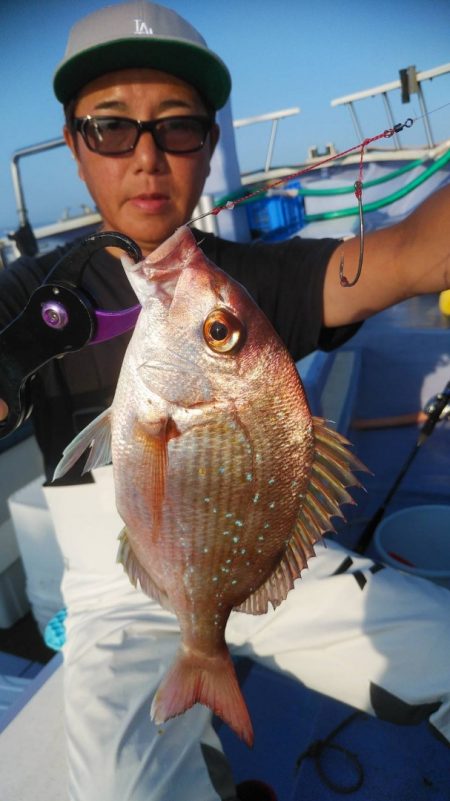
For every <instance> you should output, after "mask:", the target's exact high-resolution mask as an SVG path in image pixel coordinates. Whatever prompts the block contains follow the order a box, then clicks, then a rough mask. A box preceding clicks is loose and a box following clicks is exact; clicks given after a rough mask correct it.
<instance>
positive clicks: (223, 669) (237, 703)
mask: <svg viewBox="0 0 450 801" xmlns="http://www.w3.org/2000/svg"><path fill="white" fill-rule="evenodd" d="M197 703H199V704H204V705H205V706H207V707H209V708H210V709H211V710H212V711H213V712H214V714H215V715H218V716H219V717H220V718H222V720H223V721H224V722H225V723H226V724H227V725H228V726H230V728H231V729H233V731H234V732H235V733H236V734H237V735H238V737H240V738H241V739H242V740H244V742H245V743H246V744H247V745H248V746H249V747H251V746H252V745H253V727H252V723H251V720H250V715H249V713H248V709H247V706H246V704H245V701H244V699H243V697H242V693H241V691H240V689H239V684H238V681H237V677H236V673H235V670H234V666H233V662H232V660H231V658H230V656H229V654H228V653H224V652H221V654H220V655H219V656H214V657H205V655H204V654H194V653H192V652H191V651H188V650H187V649H180V650H179V652H178V654H177V657H176V659H175V662H174V663H173V665H172V667H171V668H170V670H169V671H168V673H167V675H166V676H165V678H164V679H163V681H162V682H161V684H160V686H159V687H158V690H157V692H156V695H155V697H154V699H153V703H152V707H151V711H150V714H151V717H152V719H153V720H154V721H155V723H156V724H157V725H158V724H160V723H164V722H165V721H166V720H169V719H170V718H173V717H175V716H176V715H181V714H182V712H185V711H186V710H187V709H190V708H191V706H193V705H194V704H197Z"/></svg>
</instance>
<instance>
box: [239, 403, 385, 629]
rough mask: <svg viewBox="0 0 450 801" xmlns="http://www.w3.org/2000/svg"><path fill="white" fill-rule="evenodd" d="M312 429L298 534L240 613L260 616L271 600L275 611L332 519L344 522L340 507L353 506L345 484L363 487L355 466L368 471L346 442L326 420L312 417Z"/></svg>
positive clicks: (305, 564) (241, 606)
mask: <svg viewBox="0 0 450 801" xmlns="http://www.w3.org/2000/svg"><path fill="white" fill-rule="evenodd" d="M313 428H314V437H315V456H314V461H313V464H312V468H311V475H310V480H309V485H308V487H307V490H306V493H305V496H304V498H303V502H302V506H301V509H300V512H299V515H298V518H297V520H296V523H295V528H294V532H293V534H292V536H291V538H290V540H289V543H288V545H287V547H286V551H285V553H284V555H283V558H282V559H281V562H280V563H279V564H278V566H277V567H276V569H275V570H274V572H273V573H272V574H271V575H270V576H269V578H268V579H267V580H266V581H265V582H264V583H263V584H262V585H261V586H260V587H259V588H258V589H257V590H256V591H255V592H253V593H252V594H251V595H250V596H249V597H248V598H247V599H246V600H245V601H244V602H243V603H242V604H241V605H240V606H238V607H236V611H237V612H246V613H248V614H252V615H262V614H264V613H265V612H267V611H268V608H269V604H271V605H272V606H273V607H274V609H275V608H276V607H277V606H279V605H280V604H281V603H282V602H283V601H284V600H285V599H286V597H287V594H288V592H289V591H290V590H291V589H292V588H293V586H294V581H295V580H296V579H298V578H300V574H301V572H302V570H304V569H305V567H307V563H308V560H309V559H310V558H311V557H313V556H315V552H314V545H315V544H316V543H317V542H319V540H321V539H322V537H323V535H324V534H325V533H326V532H327V531H335V529H334V526H333V524H332V518H333V517H340V518H342V519H343V520H345V518H344V515H343V513H342V511H341V508H340V507H341V505H342V504H344V503H350V504H355V501H354V500H353V498H352V496H351V495H350V493H349V492H347V489H346V487H362V484H360V482H359V481H358V479H357V478H356V476H355V475H354V473H353V470H362V471H365V472H369V471H368V470H367V468H366V466H365V465H364V464H363V463H362V462H361V461H360V460H359V459H358V458H357V457H356V456H355V455H354V454H353V453H352V452H351V450H350V448H349V445H350V443H349V442H348V440H347V439H345V437H343V436H342V435H341V434H339V433H338V432H337V431H334V429H332V428H329V427H328V425H327V424H326V422H325V420H323V419H322V418H320V417H313Z"/></svg>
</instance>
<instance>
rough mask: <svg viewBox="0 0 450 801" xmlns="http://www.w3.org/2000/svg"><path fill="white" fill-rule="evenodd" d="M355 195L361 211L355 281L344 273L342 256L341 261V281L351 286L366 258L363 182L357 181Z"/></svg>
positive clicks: (357, 279) (357, 277) (344, 284)
mask: <svg viewBox="0 0 450 801" xmlns="http://www.w3.org/2000/svg"><path fill="white" fill-rule="evenodd" d="M355 195H356V199H357V201H358V211H359V260H358V269H357V270H356V275H355V277H354V279H353V281H349V280H348V278H346V276H345V275H344V257H343V256H341V261H340V264H339V281H340V282H341V286H344V287H350V286H355V284H356V282H357V281H359V277H360V275H361V270H362V265H363V259H364V215H363V206H362V182H361V181H355Z"/></svg>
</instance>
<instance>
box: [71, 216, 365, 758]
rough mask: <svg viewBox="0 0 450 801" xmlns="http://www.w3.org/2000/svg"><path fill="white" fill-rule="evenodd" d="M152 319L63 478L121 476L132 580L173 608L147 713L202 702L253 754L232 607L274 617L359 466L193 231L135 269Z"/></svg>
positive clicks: (131, 271) (163, 715) (118, 486)
mask: <svg viewBox="0 0 450 801" xmlns="http://www.w3.org/2000/svg"><path fill="white" fill-rule="evenodd" d="M125 266H126V269H127V273H128V275H129V278H130V281H131V284H132V286H133V288H134V290H135V292H136V294H137V296H138V298H139V301H140V303H141V305H142V311H141V313H140V315H139V319H138V322H137V325H136V328H135V331H134V333H133V336H132V339H131V342H130V344H129V346H128V349H127V352H126V355H125V358H124V361H123V366H122V370H121V374H120V378H119V382H118V385H117V391H116V394H115V397H114V401H113V404H112V406H111V408H110V409H108V410H107V411H106V412H104V413H103V414H102V415H101V416H100V417H99V418H97V419H96V420H95V421H94V422H93V423H91V424H90V425H89V426H88V428H87V429H85V430H84V432H82V433H81V434H80V435H79V436H78V437H77V438H76V440H74V442H73V443H72V444H71V445H70V446H69V448H68V449H67V451H66V452H65V454H64V457H63V459H62V461H61V463H60V465H59V467H58V470H57V474H58V475H62V474H63V473H64V472H66V470H67V469H69V467H70V466H71V465H72V464H73V463H74V462H75V461H76V459H78V457H79V456H80V455H81V453H82V452H83V451H84V450H85V449H86V448H87V447H89V446H91V452H90V455H89V457H88V461H87V464H86V468H85V469H88V470H89V469H91V468H92V467H94V466H98V465H100V464H104V463H106V462H108V461H110V460H111V458H112V462H113V470H114V481H115V491H116V503H117V508H118V511H119V514H120V515H121V517H122V519H123V521H124V524H125V527H124V530H123V532H122V534H121V543H120V550H119V556H120V559H121V561H122V562H123V564H124V567H125V570H126V571H127V573H128V575H129V577H130V579H131V581H132V582H133V583H134V584H137V583H139V585H140V586H141V588H142V589H143V590H144V592H146V593H147V594H148V595H150V596H151V597H152V598H155V599H157V600H158V601H159V602H160V603H161V604H162V605H163V606H164V607H166V608H168V609H171V610H173V612H174V613H175V614H176V616H177V618H178V620H179V624H180V629H181V644H180V648H179V651H178V655H177V657H176V659H175V661H174V664H173V665H172V667H171V668H170V669H169V671H168V673H167V674H166V676H165V678H164V679H163V681H162V683H161V685H160V687H159V689H158V691H157V693H156V695H155V698H154V700H153V704H152V717H153V718H154V720H155V722H157V723H161V722H163V721H165V720H167V719H168V718H171V717H174V716H175V715H178V714H180V713H182V712H184V711H185V710H186V709H188V708H189V707H191V706H192V705H193V704H195V703H197V702H199V703H202V704H206V705H207V706H209V707H210V708H211V709H212V710H213V711H214V712H215V713H216V714H218V715H219V716H220V717H222V718H223V720H224V721H226V722H227V723H228V724H229V725H230V726H231V727H232V728H233V729H234V730H235V732H236V733H237V734H238V735H239V736H240V737H242V738H243V739H244V740H245V741H246V742H247V743H248V744H251V742H252V740H253V732H252V725H251V721H250V718H249V714H248V711H247V708H246V705H245V702H244V700H243V697H242V695H241V692H240V689H239V686H238V683H237V679H236V676H235V672H234V668H233V664H232V661H231V658H230V655H229V653H228V649H227V645H226V642H225V627H226V624H227V620H228V617H229V615H230V613H231V611H232V610H233V609H237V610H239V611H241V612H246V613H250V614H263V613H264V612H266V611H267V609H268V608H269V605H272V606H273V607H276V606H278V605H279V604H280V603H282V601H283V600H284V599H285V598H286V596H287V593H288V592H289V590H291V589H292V587H293V585H294V581H295V579H297V578H298V577H299V575H300V572H301V571H302V570H303V568H304V567H305V566H306V563H307V560H308V558H310V557H311V556H313V554H314V550H313V545H314V543H315V542H317V541H318V540H319V539H320V537H321V536H322V534H323V533H324V532H325V531H327V530H330V529H331V528H332V525H331V522H330V520H331V517H333V516H334V515H339V514H341V513H340V508H339V507H340V504H342V503H344V502H351V497H350V495H349V494H348V492H347V491H346V490H345V487H346V486H350V485H358V481H357V480H356V479H355V477H354V475H353V473H352V470H353V469H361V468H362V465H361V463H360V462H358V460H357V459H356V457H355V456H353V455H352V453H351V451H350V450H349V449H348V447H347V444H348V443H347V442H346V441H345V440H344V439H343V438H342V437H341V436H340V435H339V434H337V433H335V432H334V431H333V430H332V429H330V428H328V426H327V425H326V424H325V422H324V421H323V420H321V419H318V418H315V417H312V416H311V413H310V410H309V407H308V402H307V399H306V397H305V393H304V390H303V388H302V384H301V381H300V379H299V376H298V373H297V370H296V367H295V365H294V363H293V361H292V359H291V357H290V356H289V354H288V352H287V350H286V348H285V346H284V344H283V343H282V342H281V340H280V339H279V337H278V336H277V334H276V333H275V332H274V330H273V328H272V326H271V324H270V323H269V322H268V320H267V318H266V317H265V315H264V314H263V313H262V312H261V311H260V309H259V308H258V307H257V306H256V304H255V303H254V301H253V300H252V299H251V298H250V296H249V295H248V294H247V292H246V290H244V289H243V288H242V287H241V286H240V285H239V284H237V283H236V282H234V281H233V280H231V279H230V278H229V277H228V276H227V275H226V274H225V273H223V272H222V271H221V270H220V269H219V268H217V267H216V266H215V265H214V264H212V263H211V262H210V261H208V259H206V257H205V256H204V255H203V253H202V252H201V250H200V249H199V248H198V247H197V244H196V242H195V239H194V237H193V235H192V233H191V232H190V230H189V229H188V228H185V227H184V228H181V229H179V230H178V231H177V232H176V233H175V234H174V235H173V236H172V237H171V238H170V239H169V240H168V241H167V242H165V243H164V244H163V245H161V246H160V248H158V250H156V251H155V252H154V253H153V254H151V255H150V256H148V257H147V258H146V259H145V260H144V261H143V262H141V263H140V264H138V265H131V264H127V265H125Z"/></svg>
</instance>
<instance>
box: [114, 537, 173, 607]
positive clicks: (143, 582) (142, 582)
mask: <svg viewBox="0 0 450 801" xmlns="http://www.w3.org/2000/svg"><path fill="white" fill-rule="evenodd" d="M116 562H118V563H119V564H121V565H122V566H123V569H124V570H125V573H126V574H127V576H128V578H129V579H130V581H131V583H132V585H133V587H137V585H138V583H139V586H140V587H141V589H142V591H143V592H145V594H146V595H148V597H149V598H153V600H155V601H157V603H159V604H160V605H161V606H163V607H164V609H168V610H169V611H173V609H172V606H171V604H170V603H169V599H168V597H167V594H166V593H165V592H164V590H162V589H160V587H158V585H157V584H156V582H155V581H154V580H153V579H152V578H151V576H149V574H148V573H147V571H146V570H145V568H143V567H142V565H141V563H140V561H139V559H138V558H137V556H136V554H135V553H134V551H133V549H132V547H131V545H130V541H129V538H128V531H127V529H126V527H125V528H123V529H122V531H121V532H120V534H119V550H118V552H117V558H116Z"/></svg>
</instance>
